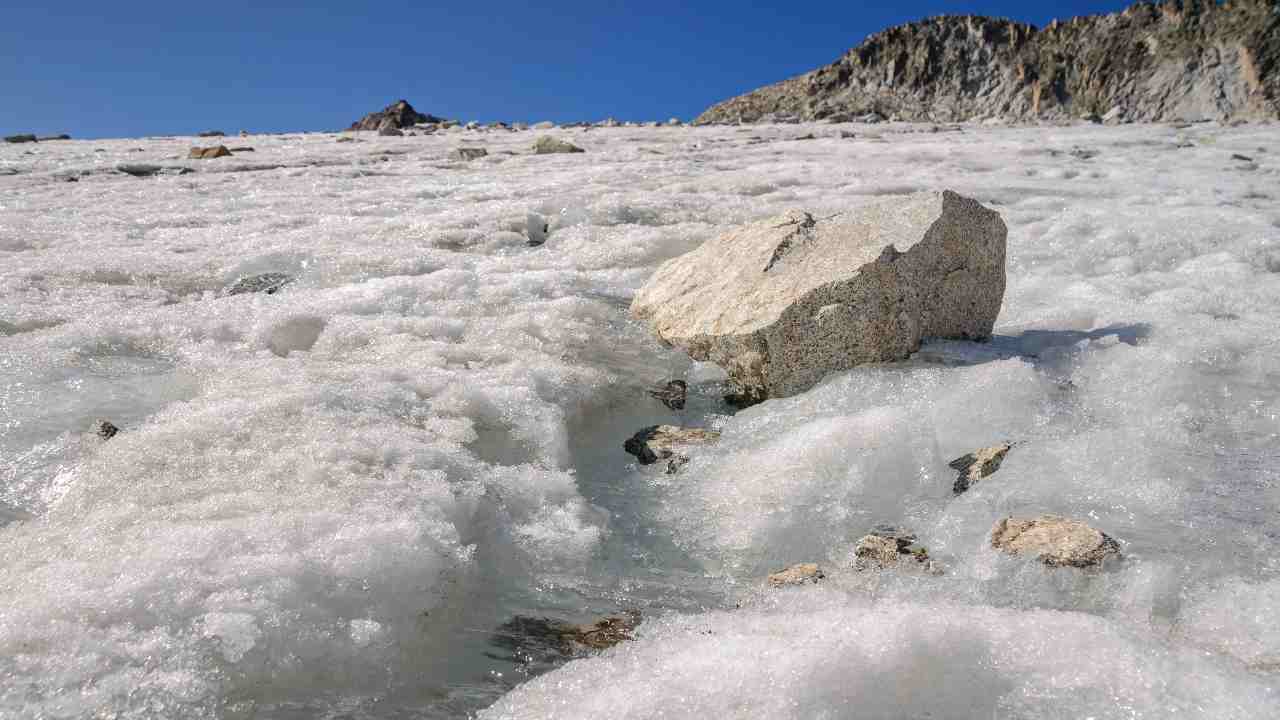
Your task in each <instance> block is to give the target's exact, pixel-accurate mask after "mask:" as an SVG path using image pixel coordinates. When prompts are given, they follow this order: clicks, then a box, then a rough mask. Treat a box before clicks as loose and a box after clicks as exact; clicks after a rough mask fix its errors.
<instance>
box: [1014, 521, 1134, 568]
mask: <svg viewBox="0 0 1280 720" xmlns="http://www.w3.org/2000/svg"><path fill="white" fill-rule="evenodd" d="M991 546H992V547H994V548H996V549H997V550H1003V551H1004V552H1006V553H1009V554H1010V555H1034V556H1036V558H1037V559H1038V560H1040V562H1042V563H1044V564H1045V565H1049V566H1051V567H1062V566H1069V567H1092V566H1094V565H1101V564H1102V562H1103V561H1104V560H1106V559H1107V558H1108V557H1118V556H1119V555H1120V544H1119V543H1117V542H1116V541H1115V540H1114V539H1112V538H1111V536H1109V535H1107V534H1106V533H1104V532H1102V531H1100V530H1096V529H1094V528H1092V527H1090V526H1088V525H1086V524H1085V523H1083V522H1080V521H1079V520H1072V519H1071V518H1064V517H1058V516H1057V515H1041V516H1040V517H1037V518H1024V519H1019V518H1011V517H1010V518H1005V519H1003V520H1001V521H1000V522H998V523H996V525H995V527H994V528H992V529H991Z"/></svg>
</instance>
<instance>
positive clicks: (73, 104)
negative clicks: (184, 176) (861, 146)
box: [0, 0, 1127, 137]
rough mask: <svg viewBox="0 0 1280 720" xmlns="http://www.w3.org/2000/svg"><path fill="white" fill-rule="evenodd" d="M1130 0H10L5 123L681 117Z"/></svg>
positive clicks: (102, 125)
mask: <svg viewBox="0 0 1280 720" xmlns="http://www.w3.org/2000/svg"><path fill="white" fill-rule="evenodd" d="M1126 4H1127V3H1125V2H1103V1H1101V0H1050V1H1047V2H1034V1H1033V2H1026V1H1025V0H1022V1H1018V0H991V1H989V2H977V1H974V2H946V1H942V0H937V1H933V0H931V1H927V2H926V1H919V2H911V1H908V0H901V1H899V2H879V1H877V2H864V3H853V2H845V3H829V4H828V3H802V2H771V1H769V0H764V1H762V2H755V3H745V2H741V1H740V0H739V1H736V2H727V1H725V0H716V1H714V2H703V3H698V4H696V5H695V4H692V3H668V2H664V0H648V1H640V2H610V1H608V0H597V1H596V2H590V3H586V2H547V3H541V4H537V6H536V7H535V6H533V5H534V4H530V3H528V2H504V1H502V0H480V1H478V2H465V1H463V0H454V2H451V3H434V2H421V3H414V2H399V1H398V0H383V1H382V2H378V3H369V4H367V5H366V4H365V3H360V2H346V3H332V2H318V3H314V4H296V5H270V6H267V5H265V4H258V3H247V2H240V1H238V0H227V1H225V2H214V3H199V4H195V3H191V4H188V5H187V6H186V7H183V5H184V4H183V3H181V2H172V1H170V2H151V1H148V2H128V1H127V0H125V1H124V2H104V1H103V0H94V1H93V2H81V1H80V0H57V1H54V2H46V3H45V4H41V5H33V4H26V5H23V4H21V0H18V2H17V3H13V4H10V3H6V7H5V9H4V10H3V11H0V134H2V135H8V134H12V133H17V132H35V133H38V134H53V133H60V132H68V133H71V134H72V135H74V136H76V137H124V136H142V135H162V134H187V133H194V132H198V131H201V130H207V129H220V130H224V131H226V132H228V133H230V132H236V131H239V130H240V129H248V130H250V131H256V132H277V131H285V130H331V129H337V128H341V127H345V126H347V125H349V124H350V123H351V122H352V121H354V120H356V119H357V118H359V117H360V116H361V115H363V114H364V113H366V112H369V111H371V110H374V109H380V108H381V107H383V106H384V105H386V104H388V103H390V102H392V101H394V100H396V99H398V98H401V97H403V98H405V99H407V100H409V101H410V102H411V103H413V104H414V106H415V107H416V108H417V109H418V110H420V111H422V112H429V113H433V114H436V115H441V116H444V117H452V118H457V119H460V120H464V121H465V120H480V121H482V122H488V121H492V120H508V121H517V120H525V121H538V120H555V121H570V120H599V119H603V118H605V117H607V116H614V117H617V118H619V119H623V120H649V119H663V120H665V119H666V118H668V117H670V116H673V115H674V116H678V117H681V118H685V119H689V118H692V117H693V116H695V115H697V114H698V113H699V112H701V111H702V110H703V109H705V108H706V107H707V106H708V105H710V104H711V103H713V102H716V101H719V100H722V99H724V98H727V97H731V96H733V95H736V94H738V93H741V92H744V91H746V90H749V89H751V88H754V87H758V86H760V85H764V84H767V83H769V82H773V81H776V80H781V79H783V78H786V77H790V76H792V75H796V74H799V73H802V72H805V71H807V70H810V69H812V68H815V67H817V66H819V65H823V64H826V63H828V62H831V61H832V60H835V59H836V58H837V57H838V56H839V55H840V54H841V53H843V52H844V51H845V50H847V49H848V48H850V47H853V46H854V45H857V44H858V43H859V42H861V40H862V39H863V38H865V37H866V36H867V35H868V34H870V33H873V32H876V31H878V30H881V29H883V28H885V27H888V26H890V25H895V24H898V23H901V22H906V21H910V20H915V19H919V18H922V17H926V16H930V15H938V14H957V13H958V14H982V15H996V16H1002V17H1011V18H1014V19H1017V20H1021V21H1024V22H1031V23H1034V24H1036V25H1041V26H1042V25H1044V24H1046V23H1047V22H1049V21H1050V20H1052V19H1054V18H1067V17H1071V16H1073V15H1078V14H1085V13H1099V12H1113V11H1115V10H1118V9H1120V8H1122V7H1124V6H1125V5H1126Z"/></svg>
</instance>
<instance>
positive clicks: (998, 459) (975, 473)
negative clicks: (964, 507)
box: [947, 443, 1013, 495]
mask: <svg viewBox="0 0 1280 720" xmlns="http://www.w3.org/2000/svg"><path fill="white" fill-rule="evenodd" d="M1012 449H1013V444H1012V443H1000V444H999V445H992V446H991V447H985V448H982V449H981V450H977V451H974V452H971V453H969V454H968V455H962V456H960V457H958V458H956V459H955V460H952V461H951V462H949V463H947V465H949V466H950V467H951V469H953V470H955V471H956V472H957V473H959V474H958V475H957V476H956V481H955V482H954V483H952V485H951V492H953V493H955V494H956V495H959V494H961V493H963V492H964V491H965V490H968V489H969V488H970V487H972V486H973V485H975V484H977V482H978V481H979V480H981V479H982V478H985V477H988V476H990V475H992V474H994V473H995V471H997V470H999V469H1000V463H1002V462H1004V457H1005V455H1008V454H1009V451H1010V450H1012Z"/></svg>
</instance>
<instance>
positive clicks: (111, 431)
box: [93, 420, 120, 440]
mask: <svg viewBox="0 0 1280 720" xmlns="http://www.w3.org/2000/svg"><path fill="white" fill-rule="evenodd" d="M93 431H94V432H95V433H96V434H97V435H98V437H100V438H102V439H103V440H110V439H111V438H113V437H115V436H116V434H117V433H119V432H120V428H118V427H116V426H115V425H113V424H112V423H111V421H110V420H99V421H98V422H96V423H94V426H93Z"/></svg>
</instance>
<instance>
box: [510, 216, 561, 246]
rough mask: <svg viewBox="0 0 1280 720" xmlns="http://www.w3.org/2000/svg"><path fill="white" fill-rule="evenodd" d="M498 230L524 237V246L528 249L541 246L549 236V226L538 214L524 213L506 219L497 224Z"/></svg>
mask: <svg viewBox="0 0 1280 720" xmlns="http://www.w3.org/2000/svg"><path fill="white" fill-rule="evenodd" d="M498 229H499V230H502V231H504V232H514V233H520V234H521V235H524V236H525V238H526V241H525V244H526V245H528V246H529V247H538V246H539V245H542V244H543V243H545V242H546V241H547V236H548V235H550V234H551V224H550V223H548V222H547V221H546V219H545V218H543V217H542V216H541V215H539V214H538V213H526V214H524V215H522V216H517V217H510V218H507V219H505V220H502V221H501V222H499V223H498Z"/></svg>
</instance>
